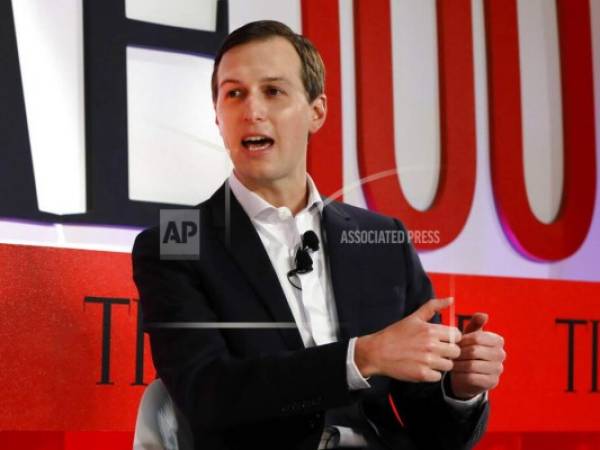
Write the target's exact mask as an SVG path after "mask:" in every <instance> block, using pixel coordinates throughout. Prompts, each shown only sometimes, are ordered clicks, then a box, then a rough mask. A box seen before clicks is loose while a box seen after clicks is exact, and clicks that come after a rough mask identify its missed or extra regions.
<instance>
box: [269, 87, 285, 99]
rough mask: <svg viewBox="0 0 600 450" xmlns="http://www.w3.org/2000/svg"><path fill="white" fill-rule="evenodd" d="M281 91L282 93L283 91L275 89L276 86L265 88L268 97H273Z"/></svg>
mask: <svg viewBox="0 0 600 450" xmlns="http://www.w3.org/2000/svg"><path fill="white" fill-rule="evenodd" d="M281 93H283V91H282V90H281V89H277V88H276V87H268V88H267V95H268V96H270V97H275V96H277V95H279V94H281Z"/></svg>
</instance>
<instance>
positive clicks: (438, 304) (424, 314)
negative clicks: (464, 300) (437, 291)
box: [413, 297, 454, 322]
mask: <svg viewBox="0 0 600 450" xmlns="http://www.w3.org/2000/svg"><path fill="white" fill-rule="evenodd" d="M452 303H454V298H452V297H448V298H432V299H431V300H429V301H428V302H427V303H425V304H424V305H423V306H421V307H420V308H419V309H417V310H416V311H415V312H414V313H413V315H414V316H416V317H418V318H419V319H421V320H424V321H425V322H428V321H429V320H431V318H432V317H433V316H434V315H435V314H436V313H438V312H440V311H441V310H442V309H445V308H447V307H448V306H450V305H451V304H452Z"/></svg>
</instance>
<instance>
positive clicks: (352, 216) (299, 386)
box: [133, 21, 505, 450]
mask: <svg viewBox="0 0 600 450" xmlns="http://www.w3.org/2000/svg"><path fill="white" fill-rule="evenodd" d="M323 85H324V68H323V65H322V61H321V58H320V56H319V54H318V52H317V51H316V50H315V49H314V47H313V46H312V45H311V44H310V42H309V41H308V40H306V39H305V38H303V37H302V36H299V35H296V34H294V33H293V32H292V31H291V30H290V29H289V28H287V27H286V26H285V25H283V24H280V23H278V22H272V21H261V22H255V23H251V24H248V25H246V26H244V27H242V28H240V29H238V30H236V31H234V32H233V33H232V34H230V35H229V37H228V38H227V39H226V41H225V43H224V44H223V46H222V48H221V50H220V51H219V53H218V54H217V57H216V58H215V67H214V72H213V86H212V88H213V100H214V105H215V111H216V121H217V125H218V126H219V129H220V132H221V135H222V137H223V141H224V143H225V146H226V148H227V149H228V151H229V153H230V156H231V159H232V161H233V165H234V172H233V173H232V174H231V176H230V177H229V179H228V180H227V182H226V183H225V184H224V185H223V186H222V187H221V188H220V189H219V190H217V192H216V193H215V194H214V195H213V196H212V197H211V198H210V199H209V200H207V201H206V202H204V203H202V204H200V205H199V206H198V207H197V209H198V210H199V213H200V223H199V236H200V252H199V255H198V257H197V258H195V259H192V260H190V259H185V260H184V259H182V260H177V259H166V258H162V257H161V253H160V242H161V237H160V236H159V231H158V229H157V228H153V229H149V230H146V231H144V232H143V233H141V234H140V235H139V236H138V238H137V240H136V243H135V246H134V250H133V263H134V279H135V282H136V284H137V286H138V290H139V293H140V299H141V305H142V308H143V317H144V321H145V324H146V327H147V328H146V329H147V331H148V332H149V334H150V339H151V346H152V356H153V360H154V364H155V367H156V369H157V371H158V375H159V376H160V378H161V379H162V380H163V382H164V383H165V385H166V387H167V389H168V391H169V393H170V394H171V396H172V397H173V399H174V401H175V403H176V405H177V406H178V407H179V408H180V409H181V411H182V412H183V414H184V415H185V416H186V417H187V419H188V421H189V424H190V426H191V429H192V430H193V433H194V438H195V441H196V446H197V448H199V449H200V448H202V449H238V448H244V449H245V448H260V449H271V448H273V449H275V448H277V449H282V448H284V449H307V450H308V449H313V450H314V449H318V448H364V449H366V448H369V449H383V448H397V449H411V448H424V449H438V448H440V449H463V448H470V447H471V446H473V445H474V444H475V442H476V441H477V440H478V439H479V438H480V436H481V435H482V433H483V430H484V428H485V423H486V420H487V415H488V402H487V391H488V390H489V389H492V388H493V387H495V386H496V384H497V383H498V380H499V376H500V373H501V371H502V362H503V360H504V356H505V354H504V350H503V341H502V338H501V337H500V336H498V335H496V334H494V333H490V332H487V331H483V329H482V327H483V325H484V323H485V321H486V320H487V317H486V316H485V315H484V314H476V315H475V316H474V319H473V320H472V321H471V323H470V324H469V325H468V326H467V329H466V330H465V334H464V335H463V334H461V333H460V332H459V331H458V330H457V329H455V328H453V327H448V326H444V325H441V324H439V314H438V313H439V312H440V311H441V310H442V309H444V308H446V307H447V306H448V305H449V304H450V303H451V301H452V300H450V299H445V300H439V299H432V297H433V292H432V288H431V284H430V282H429V279H428V278H427V276H426V274H425V273H424V271H423V269H422V267H421V264H420V262H419V258H418V256H417V255H416V253H415V251H414V250H413V248H412V246H411V245H410V243H409V242H408V240H407V239H406V236H407V235H406V230H405V229H404V228H403V226H402V224H401V223H400V222H399V221H398V220H396V219H393V218H389V217H385V216H382V215H379V214H376V213H373V212H369V211H367V210H364V209H360V208H355V207H352V206H349V205H345V204H342V203H338V202H335V201H328V200H327V201H323V199H322V198H321V197H320V195H319V193H318V190H317V187H316V186H315V184H314V182H313V181H312V179H311V178H310V176H309V175H308V174H307V172H306V151H307V143H308V139H309V138H310V135H312V134H313V133H316V132H317V131H318V130H319V128H320V127H321V126H322V125H323V123H324V121H325V118H326V115H327V98H326V96H325V94H324V91H323V88H324V86H323ZM363 232H365V233H366V234H361V233H363ZM361 236H376V237H377V239H375V240H374V241H372V240H368V241H362V240H361V238H360V237H361Z"/></svg>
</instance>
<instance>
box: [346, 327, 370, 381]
mask: <svg viewBox="0 0 600 450" xmlns="http://www.w3.org/2000/svg"><path fill="white" fill-rule="evenodd" d="M356 339H358V338H355V337H353V338H352V339H350V343H349V344H348V353H347V354H346V380H347V382H348V388H349V389H350V390H351V391H358V390H360V389H368V388H370V387H371V385H370V384H369V382H368V381H367V379H366V378H364V377H363V376H362V374H361V373H360V370H358V367H356V363H355V362H354V348H355V347H356Z"/></svg>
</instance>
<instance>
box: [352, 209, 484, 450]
mask: <svg viewBox="0 0 600 450" xmlns="http://www.w3.org/2000/svg"><path fill="white" fill-rule="evenodd" d="M395 222H396V226H397V227H398V229H400V230H402V231H403V232H404V233H406V229H405V228H404V226H403V225H402V224H401V223H400V222H398V221H397V220H396V221H395ZM403 252H404V257H403V260H404V261H405V262H406V268H405V273H406V274H407V286H406V290H407V292H406V310H405V315H408V314H411V313H412V312H414V311H415V310H416V309H418V308H419V307H420V306H421V305H423V304H424V303H425V302H427V301H428V300H429V299H431V298H433V297H434V293H433V289H432V286H431V282H430V280H429V278H428V277H427V275H426V274H425V271H424V270H423V267H422V265H421V262H420V260H419V257H418V255H417V253H416V252H415V250H414V248H413V247H412V245H410V244H408V243H407V244H405V245H403ZM440 321H441V320H440V317H439V315H436V317H434V318H433V320H432V322H436V323H439V322H440ZM386 381H387V385H388V386H389V387H388V389H389V390H388V391H387V394H388V395H387V396H386V395H380V396H379V397H378V398H377V399H376V400H374V401H372V402H371V403H369V401H365V402H364V406H363V407H364V409H365V414H366V415H367V417H370V418H371V420H373V421H374V422H375V423H376V424H378V425H379V427H380V430H379V431H380V433H381V435H382V438H384V440H386V441H387V442H388V444H390V446H391V447H392V448H412V447H411V444H409V443H408V442H407V441H411V443H412V445H413V446H414V445H416V447H417V448H420V449H434V448H435V449H442V450H443V449H447V450H451V449H452V450H457V449H469V448H472V447H473V446H474V445H475V444H476V443H477V441H478V440H479V439H480V438H481V436H482V435H483V433H484V431H485V427H486V424H487V418H488V415H489V406H488V402H487V401H486V402H485V403H484V404H483V405H480V406H478V407H475V408H472V409H469V410H467V411H458V410H456V408H453V407H452V406H451V405H449V404H448V402H446V401H445V400H444V397H443V393H442V389H441V383H439V382H437V383H410V382H403V381H398V380H391V379H387V380H386ZM392 401H393V406H394V407H395V408H396V411H397V413H398V415H399V417H400V420H401V421H402V424H400V421H399V420H398V418H397V417H396V414H395V413H394V411H393V409H392V404H391V403H392Z"/></svg>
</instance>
